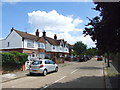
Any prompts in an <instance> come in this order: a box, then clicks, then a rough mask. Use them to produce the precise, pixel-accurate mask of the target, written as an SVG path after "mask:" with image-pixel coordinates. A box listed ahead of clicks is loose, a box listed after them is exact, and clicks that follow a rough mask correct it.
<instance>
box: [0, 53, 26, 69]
mask: <svg viewBox="0 0 120 90" xmlns="http://www.w3.org/2000/svg"><path fill="white" fill-rule="evenodd" d="M0 55H1V56H2V65H3V67H4V66H9V65H10V66H21V65H22V64H24V63H25V61H27V57H28V55H27V54H25V53H19V52H6V53H1V54H0Z"/></svg>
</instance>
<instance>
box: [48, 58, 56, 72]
mask: <svg viewBox="0 0 120 90" xmlns="http://www.w3.org/2000/svg"><path fill="white" fill-rule="evenodd" d="M49 62H50V69H51V71H54V70H55V63H54V62H53V61H52V60H49Z"/></svg>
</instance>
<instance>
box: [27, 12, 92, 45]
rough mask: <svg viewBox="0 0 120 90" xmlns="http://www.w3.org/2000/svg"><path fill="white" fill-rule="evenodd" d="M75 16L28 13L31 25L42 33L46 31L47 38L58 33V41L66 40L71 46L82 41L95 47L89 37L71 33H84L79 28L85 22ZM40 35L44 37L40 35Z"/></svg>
mask: <svg viewBox="0 0 120 90" xmlns="http://www.w3.org/2000/svg"><path fill="white" fill-rule="evenodd" d="M73 16H74V15H69V16H64V15H62V14H59V13H58V12H57V11H56V10H52V11H49V12H45V11H33V12H30V13H28V17H29V21H28V22H29V23H30V24H31V25H32V27H33V28H34V29H40V31H41V32H42V31H43V30H45V31H46V32H47V33H46V34H47V36H49V37H52V38H53V37H54V34H55V33H56V34H57V36H58V39H65V40H66V41H68V43H70V44H74V43H75V42H76V41H82V42H83V43H85V44H87V45H88V46H89V47H92V46H94V44H93V42H92V40H91V39H90V37H89V36H87V37H84V36H83V35H72V33H71V34H70V33H69V32H71V31H74V32H75V31H77V32H80V33H82V31H83V30H82V29H80V28H78V26H80V24H81V23H83V20H81V19H80V18H75V19H74V18H73ZM40 35H42V34H41V33H40Z"/></svg>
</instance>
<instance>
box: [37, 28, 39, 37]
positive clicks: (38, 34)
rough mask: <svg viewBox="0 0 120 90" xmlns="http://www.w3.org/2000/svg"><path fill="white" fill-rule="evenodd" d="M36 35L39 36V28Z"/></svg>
mask: <svg viewBox="0 0 120 90" xmlns="http://www.w3.org/2000/svg"><path fill="white" fill-rule="evenodd" d="M36 36H38V37H39V31H38V29H37V30H36Z"/></svg>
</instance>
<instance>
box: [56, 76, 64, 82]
mask: <svg viewBox="0 0 120 90" xmlns="http://www.w3.org/2000/svg"><path fill="white" fill-rule="evenodd" d="M65 77H66V76H64V77H62V78H60V79H58V80H56V81H55V82H54V83H56V82H58V81H60V80H62V79H64V78H65Z"/></svg>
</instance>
